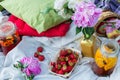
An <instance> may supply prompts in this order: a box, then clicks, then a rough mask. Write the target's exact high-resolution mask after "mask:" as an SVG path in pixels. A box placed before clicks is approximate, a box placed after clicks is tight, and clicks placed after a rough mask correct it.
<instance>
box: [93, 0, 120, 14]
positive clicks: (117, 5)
mask: <svg viewBox="0 0 120 80" xmlns="http://www.w3.org/2000/svg"><path fill="white" fill-rule="evenodd" d="M119 1H120V0H95V1H94V3H95V4H96V5H97V6H98V7H100V8H103V9H109V10H111V11H113V12H115V13H117V14H118V15H120V2H119Z"/></svg>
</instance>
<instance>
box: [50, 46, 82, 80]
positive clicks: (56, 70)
mask: <svg viewBox="0 0 120 80" xmlns="http://www.w3.org/2000/svg"><path fill="white" fill-rule="evenodd" d="M81 58H82V55H81V52H80V51H79V50H76V49H73V48H64V49H61V50H60V51H59V52H58V54H57V55H56V57H55V58H53V60H52V61H51V62H50V67H49V69H50V70H49V71H50V73H52V74H55V75H58V76H61V77H64V78H68V77H69V76H70V75H71V73H72V72H73V70H74V69H75V67H76V66H77V64H78V62H79V60H80V59H81Z"/></svg>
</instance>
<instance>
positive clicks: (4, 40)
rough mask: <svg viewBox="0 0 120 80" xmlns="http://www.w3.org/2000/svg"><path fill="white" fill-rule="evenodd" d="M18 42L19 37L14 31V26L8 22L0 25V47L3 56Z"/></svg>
mask: <svg viewBox="0 0 120 80" xmlns="http://www.w3.org/2000/svg"><path fill="white" fill-rule="evenodd" d="M19 42H20V36H19V34H18V32H17V30H16V26H15V25H14V24H13V23H12V22H10V21H8V22H5V23H2V24H0V45H1V48H2V51H3V54H4V55H6V54H7V53H8V52H9V51H10V50H12V49H13V48H14V47H15V46H16V45H17V44H18V43H19Z"/></svg>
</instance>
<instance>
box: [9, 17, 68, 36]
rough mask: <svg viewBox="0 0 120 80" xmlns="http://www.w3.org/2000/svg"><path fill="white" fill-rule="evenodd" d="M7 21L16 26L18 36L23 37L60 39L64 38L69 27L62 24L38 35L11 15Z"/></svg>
mask: <svg viewBox="0 0 120 80" xmlns="http://www.w3.org/2000/svg"><path fill="white" fill-rule="evenodd" d="M9 21H12V22H13V23H14V24H15V25H16V26H17V28H18V32H19V34H20V35H25V36H38V37H40V36H46V37H62V36H65V34H66V33H67V31H68V30H69V27H70V23H62V24H60V25H58V26H55V27H53V28H51V29H49V30H47V31H44V32H41V33H38V32H37V31H36V30H35V29H33V28H31V27H30V26H29V25H28V24H26V23H25V22H24V21H23V20H21V19H19V18H17V17H15V16H14V15H11V16H10V17H9Z"/></svg>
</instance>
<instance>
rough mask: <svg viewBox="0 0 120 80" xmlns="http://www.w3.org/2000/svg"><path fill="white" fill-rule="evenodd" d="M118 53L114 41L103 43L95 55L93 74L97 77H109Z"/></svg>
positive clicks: (116, 44)
mask: <svg viewBox="0 0 120 80" xmlns="http://www.w3.org/2000/svg"><path fill="white" fill-rule="evenodd" d="M118 53H119V44H118V43H117V42H116V41H115V40H112V39H109V40H105V41H103V42H102V44H101V46H100V48H98V50H97V51H96V54H95V62H93V65H92V70H93V72H94V73H95V74H97V75H98V76H108V75H110V74H111V73H112V72H113V70H114V67H115V66H116V63H117V60H118Z"/></svg>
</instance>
